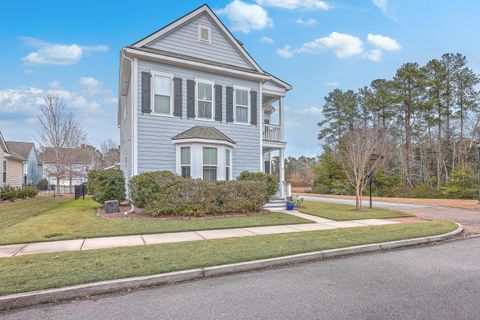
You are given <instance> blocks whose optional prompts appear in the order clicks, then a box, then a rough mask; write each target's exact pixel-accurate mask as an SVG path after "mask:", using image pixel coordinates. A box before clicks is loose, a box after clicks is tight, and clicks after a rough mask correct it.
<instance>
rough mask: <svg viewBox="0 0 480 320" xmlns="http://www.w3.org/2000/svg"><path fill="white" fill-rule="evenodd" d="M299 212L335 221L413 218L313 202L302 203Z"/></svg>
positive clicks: (404, 214)
mask: <svg viewBox="0 0 480 320" xmlns="http://www.w3.org/2000/svg"><path fill="white" fill-rule="evenodd" d="M299 211H301V212H303V213H306V214H311V215H314V216H317V217H322V218H326V219H332V220H337V221H347V220H358V219H386V218H404V217H414V215H412V214H409V213H406V212H401V211H396V210H390V209H383V208H372V209H370V208H368V207H365V206H364V207H362V211H360V212H357V211H355V207H354V206H351V205H346V204H335V203H326V202H315V201H304V202H303V208H300V209H299Z"/></svg>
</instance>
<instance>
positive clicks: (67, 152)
mask: <svg viewBox="0 0 480 320" xmlns="http://www.w3.org/2000/svg"><path fill="white" fill-rule="evenodd" d="M60 154H61V156H68V157H69V158H70V159H71V160H70V161H71V162H72V163H81V164H90V163H92V162H93V160H94V154H93V150H91V149H82V148H61V149H60ZM56 158H57V156H56V152H55V148H51V147H45V148H43V150H42V152H41V153H40V159H41V161H42V162H45V163H55V162H56Z"/></svg>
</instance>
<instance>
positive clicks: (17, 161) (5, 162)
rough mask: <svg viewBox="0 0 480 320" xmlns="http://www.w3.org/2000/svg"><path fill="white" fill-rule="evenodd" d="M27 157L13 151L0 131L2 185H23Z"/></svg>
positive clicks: (0, 182) (0, 183)
mask: <svg viewBox="0 0 480 320" xmlns="http://www.w3.org/2000/svg"><path fill="white" fill-rule="evenodd" d="M25 162H26V159H25V158H24V157H22V156H21V155H19V154H17V153H15V152H13V151H12V150H10V148H9V147H8V144H7V142H6V141H5V139H4V138H3V135H2V133H1V132H0V170H1V177H0V187H2V186H6V185H9V186H12V187H21V186H22V184H23V167H24V163H25Z"/></svg>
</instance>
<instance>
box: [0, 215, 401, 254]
mask: <svg viewBox="0 0 480 320" xmlns="http://www.w3.org/2000/svg"><path fill="white" fill-rule="evenodd" d="M286 213H288V214H291V215H294V216H297V217H300V218H303V219H307V220H311V221H312V223H304V224H291V225H279V226H266V227H250V228H236V229H219V230H204V231H188V232H174V233H158V234H146V235H132V236H118V237H102V238H88V239H75V240H61V241H46V242H35V243H23V244H13V245H4V246H0V257H13V256H20V255H26V254H36V253H51V252H62V251H81V250H82V251H83V250H93V249H105V248H119V247H129V246H141V245H150V244H162V243H176V242H186V241H201V240H211V239H223V238H234V237H251V236H257V235H267V234H280V233H290V232H305V231H316V230H327V229H337V228H352V227H366V226H376V225H386V224H395V223H400V222H398V221H391V220H386V219H365V220H351V221H334V220H329V219H325V218H320V217H316V216H312V215H308V214H304V213H301V212H298V211H288V212H286Z"/></svg>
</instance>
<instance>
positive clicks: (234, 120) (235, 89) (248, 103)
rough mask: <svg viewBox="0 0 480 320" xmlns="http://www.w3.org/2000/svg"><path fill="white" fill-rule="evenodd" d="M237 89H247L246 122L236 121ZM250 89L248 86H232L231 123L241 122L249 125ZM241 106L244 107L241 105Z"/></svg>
mask: <svg viewBox="0 0 480 320" xmlns="http://www.w3.org/2000/svg"><path fill="white" fill-rule="evenodd" d="M237 90H242V91H247V108H248V111H247V122H240V121H237ZM250 91H251V89H250V88H248V87H242V86H237V85H234V86H233V123H235V124H243V125H250V124H251V123H250V117H251V109H252V106H251V105H250ZM242 107H245V106H244V105H242Z"/></svg>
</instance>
